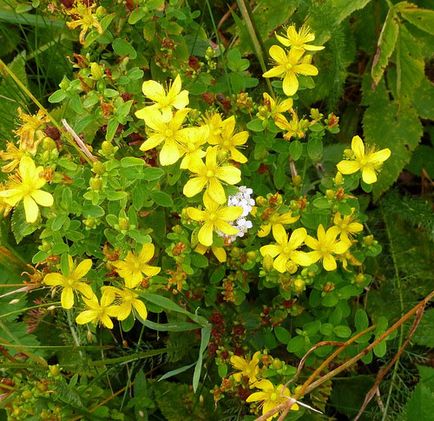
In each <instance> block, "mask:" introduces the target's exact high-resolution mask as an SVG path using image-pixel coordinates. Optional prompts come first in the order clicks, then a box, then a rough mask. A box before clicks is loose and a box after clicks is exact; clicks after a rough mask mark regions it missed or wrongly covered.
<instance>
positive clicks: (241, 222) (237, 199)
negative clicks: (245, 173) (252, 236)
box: [218, 186, 255, 242]
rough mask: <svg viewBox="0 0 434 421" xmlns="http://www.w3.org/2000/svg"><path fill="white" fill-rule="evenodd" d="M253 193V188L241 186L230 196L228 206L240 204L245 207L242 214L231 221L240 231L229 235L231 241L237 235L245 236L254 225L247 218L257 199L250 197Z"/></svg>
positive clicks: (221, 234) (222, 235)
mask: <svg viewBox="0 0 434 421" xmlns="http://www.w3.org/2000/svg"><path fill="white" fill-rule="evenodd" d="M252 194H253V190H252V189H251V188H248V187H246V186H240V187H238V192H237V193H236V194H234V195H232V196H229V197H228V206H240V207H241V208H242V209H243V213H242V214H241V216H240V217H239V218H238V219H237V220H236V221H233V222H232V223H231V225H232V226H234V227H235V228H237V229H238V233H237V234H235V235H231V236H228V237H227V238H228V239H229V240H230V242H233V241H235V240H236V239H237V237H244V234H246V233H247V231H248V230H249V229H250V228H252V227H253V224H252V222H251V221H249V220H247V219H246V216H247V215H249V213H250V212H251V211H252V209H253V207H254V206H255V200H254V199H252V198H251V197H250V196H251V195H252ZM218 235H220V236H221V237H224V236H225V235H224V234H223V233H218Z"/></svg>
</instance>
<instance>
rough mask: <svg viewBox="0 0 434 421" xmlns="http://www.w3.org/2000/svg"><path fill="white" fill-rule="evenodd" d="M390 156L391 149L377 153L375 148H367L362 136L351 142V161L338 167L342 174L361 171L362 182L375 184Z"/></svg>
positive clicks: (341, 163)
mask: <svg viewBox="0 0 434 421" xmlns="http://www.w3.org/2000/svg"><path fill="white" fill-rule="evenodd" d="M390 154H391V152H390V149H389V148H385V149H381V150H380V151H376V150H375V148H374V147H370V148H369V147H368V148H365V145H364V144H363V140H362V139H361V138H360V136H354V137H353V139H352V141H351V151H349V155H350V157H349V159H348V160H343V161H341V162H339V163H338V164H337V167H338V170H339V171H340V172H341V173H342V174H354V173H355V172H357V171H361V172H362V180H363V181H364V182H365V183H366V184H373V183H375V182H376V181H377V172H378V171H379V170H380V168H381V167H382V165H383V162H384V161H386V160H387V159H389V157H390Z"/></svg>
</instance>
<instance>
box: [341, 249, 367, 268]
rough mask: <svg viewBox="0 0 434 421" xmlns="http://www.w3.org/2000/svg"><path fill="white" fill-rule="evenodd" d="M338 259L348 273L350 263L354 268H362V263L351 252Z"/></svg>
mask: <svg viewBox="0 0 434 421" xmlns="http://www.w3.org/2000/svg"><path fill="white" fill-rule="evenodd" d="M336 257H337V258H338V259H339V260H340V261H341V262H342V267H343V268H344V269H345V270H346V271H348V269H347V268H348V263H349V264H350V265H353V266H362V262H361V261H360V260H357V259H356V258H355V257H354V256H353V255H352V254H351V253H350V252H349V251H347V252H346V253H344V254H340V255H339V256H336Z"/></svg>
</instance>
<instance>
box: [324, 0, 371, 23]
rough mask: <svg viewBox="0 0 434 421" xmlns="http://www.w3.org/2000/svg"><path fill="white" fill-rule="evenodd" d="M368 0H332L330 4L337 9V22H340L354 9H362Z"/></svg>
mask: <svg viewBox="0 0 434 421" xmlns="http://www.w3.org/2000/svg"><path fill="white" fill-rule="evenodd" d="M370 1H371V0H351V1H348V0H332V4H333V6H334V7H335V8H336V10H337V14H336V20H337V23H341V22H342V21H343V20H344V19H346V18H347V17H348V16H350V15H351V14H352V13H354V12H355V11H356V10H359V9H363V8H364V7H365V6H366V5H367V4H368V3H369V2H370Z"/></svg>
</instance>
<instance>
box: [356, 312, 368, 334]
mask: <svg viewBox="0 0 434 421" xmlns="http://www.w3.org/2000/svg"><path fill="white" fill-rule="evenodd" d="M354 323H355V325H356V329H357V330H358V331H362V330H365V329H366V328H367V327H368V326H369V319H368V315H367V314H366V311H365V310H363V309H362V308H358V309H357V310H356V314H355V315H354Z"/></svg>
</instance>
